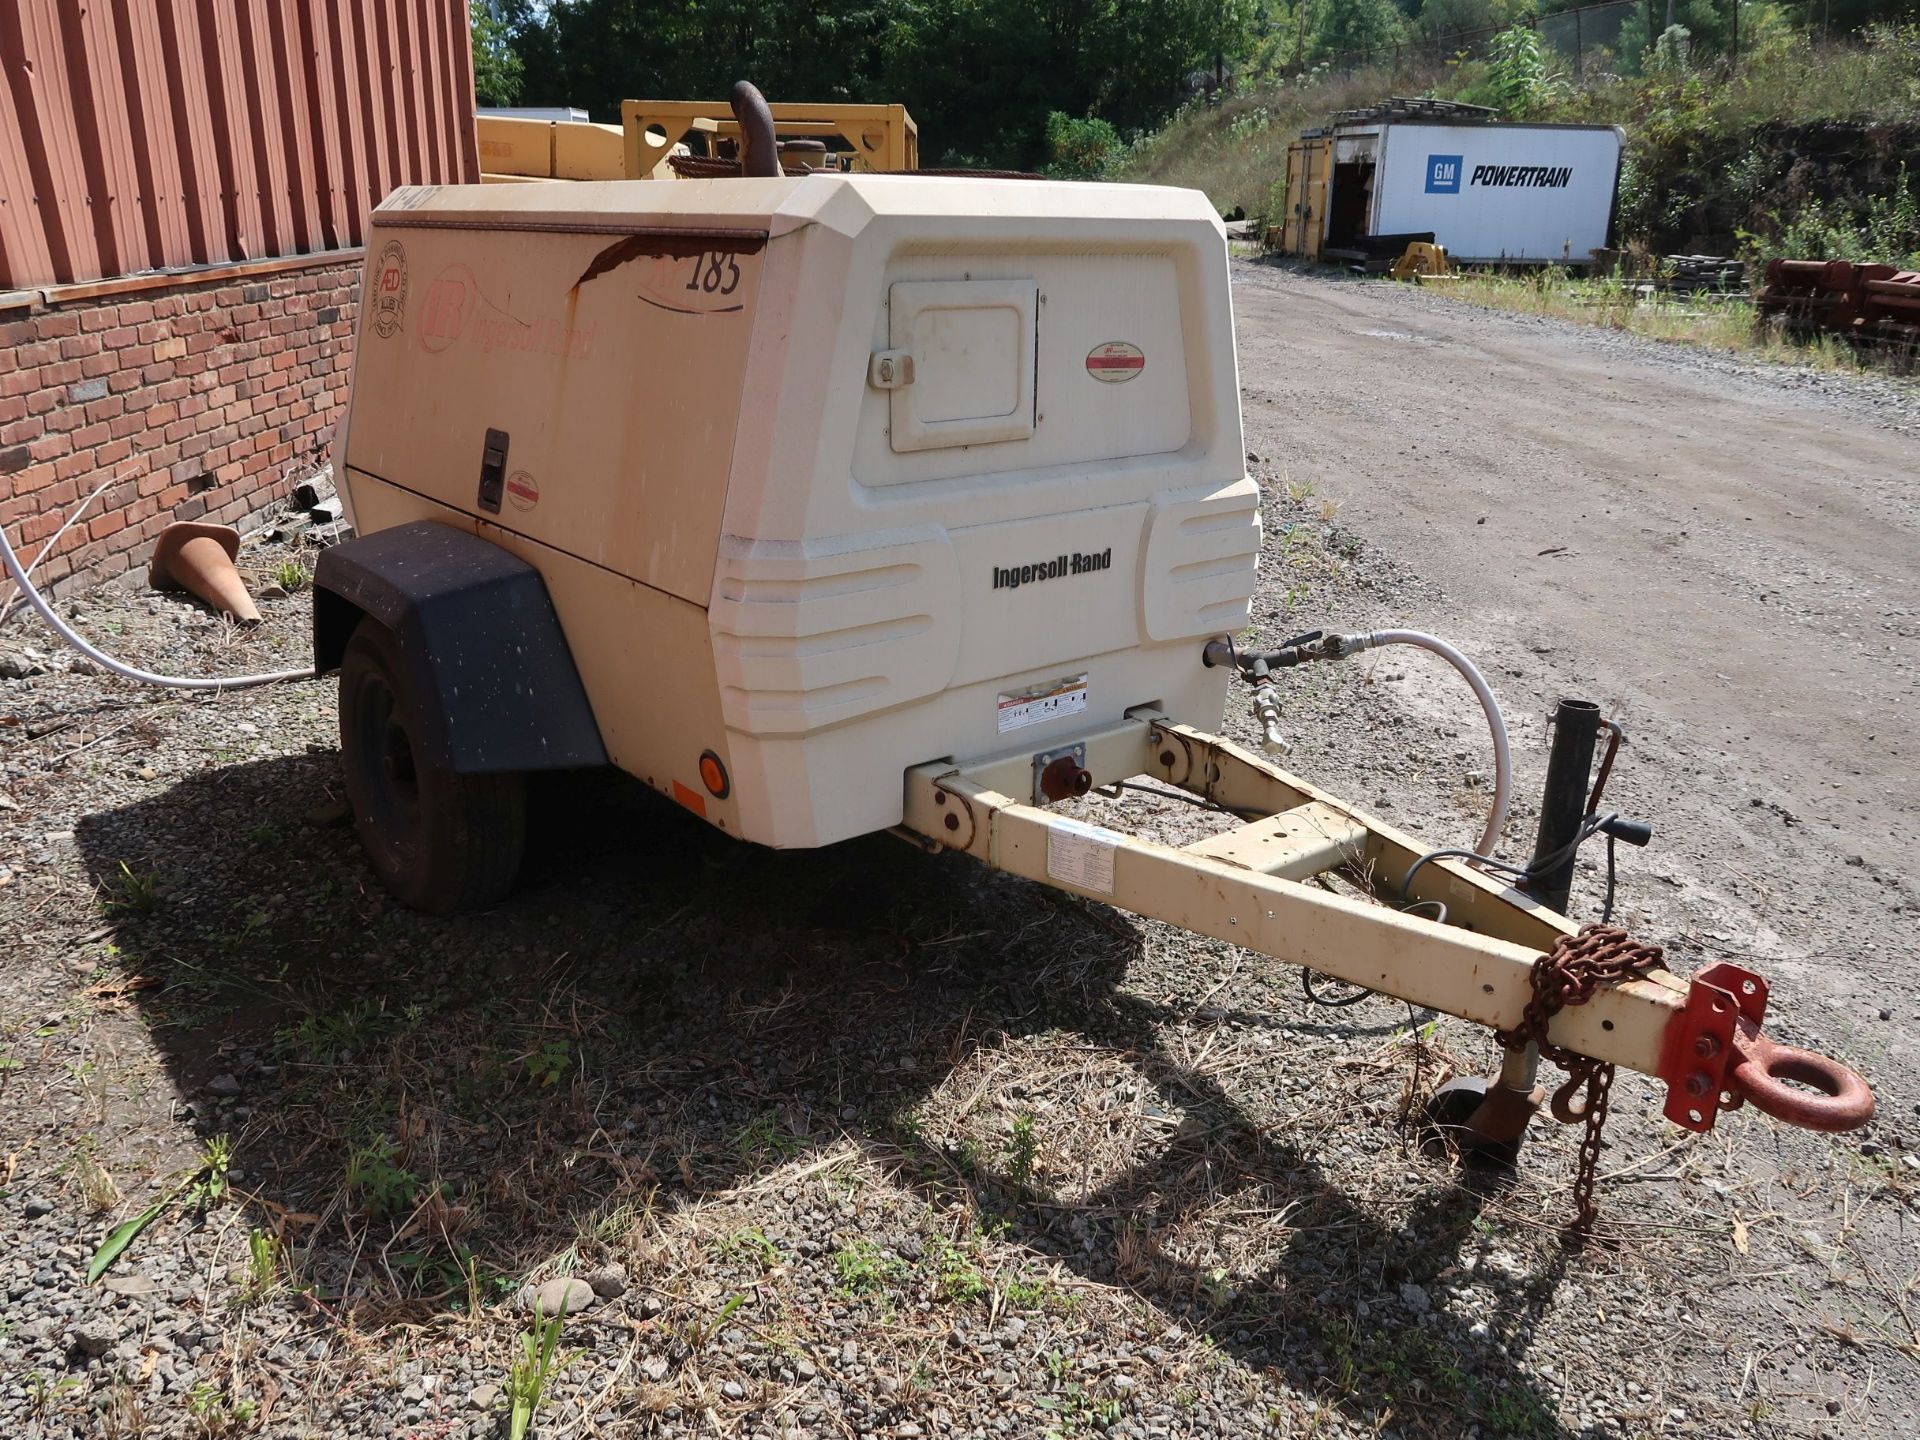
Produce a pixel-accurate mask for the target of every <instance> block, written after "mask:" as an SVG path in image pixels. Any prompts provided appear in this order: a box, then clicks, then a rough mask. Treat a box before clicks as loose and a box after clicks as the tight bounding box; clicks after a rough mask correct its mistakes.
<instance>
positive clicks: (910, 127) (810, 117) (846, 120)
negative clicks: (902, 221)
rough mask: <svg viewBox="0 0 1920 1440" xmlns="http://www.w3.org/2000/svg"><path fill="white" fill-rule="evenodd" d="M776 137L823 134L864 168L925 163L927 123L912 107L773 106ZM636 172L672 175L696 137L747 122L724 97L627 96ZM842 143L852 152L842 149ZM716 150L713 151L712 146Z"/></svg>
mask: <svg viewBox="0 0 1920 1440" xmlns="http://www.w3.org/2000/svg"><path fill="white" fill-rule="evenodd" d="M767 108H768V109H769V110H771V111H772V112H773V125H774V131H775V133H776V135H777V136H778V137H779V138H780V139H781V140H782V141H786V140H821V141H825V142H826V144H827V153H828V156H829V157H835V156H842V155H844V156H845V157H846V164H845V165H844V167H843V166H841V165H839V164H834V165H833V166H832V167H831V168H834V169H841V168H845V169H848V170H853V171H856V172H871V171H887V170H917V169H919V168H920V127H919V126H918V125H916V124H914V122H913V117H912V116H911V115H909V114H908V113H907V107H906V106H904V105H806V104H782V105H769V106H768V107H767ZM620 126H621V129H622V130H623V131H624V139H625V142H626V173H627V175H629V176H630V177H634V178H645V177H651V178H653V179H666V178H668V177H669V176H670V175H671V174H672V173H673V172H672V171H671V170H670V169H669V168H668V167H667V164H666V161H667V157H668V156H669V155H670V154H672V152H673V148H674V146H676V145H682V144H685V143H686V141H687V137H688V136H690V135H703V136H705V137H706V139H707V144H708V146H709V147H711V146H712V144H713V142H714V141H716V140H723V139H724V140H734V141H737V140H738V139H739V138H740V126H739V123H738V122H737V121H735V119H734V118H733V112H732V110H731V109H730V108H729V106H728V102H726V101H724V100H714V101H703V100H626V101H623V102H621V105H620ZM835 141H839V142H841V143H843V144H845V145H846V146H847V150H845V151H839V150H836V149H835V148H834V142H835ZM709 153H711V150H709Z"/></svg>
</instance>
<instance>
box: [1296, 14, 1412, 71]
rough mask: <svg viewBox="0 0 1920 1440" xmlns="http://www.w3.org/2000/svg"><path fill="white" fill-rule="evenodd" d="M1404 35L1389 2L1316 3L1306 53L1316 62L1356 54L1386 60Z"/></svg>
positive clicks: (1404, 37) (1403, 24)
mask: <svg viewBox="0 0 1920 1440" xmlns="http://www.w3.org/2000/svg"><path fill="white" fill-rule="evenodd" d="M1406 35H1407V27H1406V23H1405V22H1404V21H1403V20H1402V19H1401V16H1400V10H1399V7H1398V6H1396V5H1395V4H1394V3H1393V0H1319V4H1318V5H1317V6H1316V7H1315V11H1314V17H1313V40H1312V43H1311V44H1310V45H1309V47H1308V49H1309V53H1310V54H1311V55H1312V56H1313V57H1314V58H1316V59H1321V58H1325V57H1327V56H1332V55H1351V54H1356V53H1358V54H1364V55H1377V56H1381V57H1382V58H1385V59H1389V60H1390V59H1392V58H1393V50H1394V47H1395V46H1396V45H1399V44H1401V43H1402V42H1403V41H1405V39H1406Z"/></svg>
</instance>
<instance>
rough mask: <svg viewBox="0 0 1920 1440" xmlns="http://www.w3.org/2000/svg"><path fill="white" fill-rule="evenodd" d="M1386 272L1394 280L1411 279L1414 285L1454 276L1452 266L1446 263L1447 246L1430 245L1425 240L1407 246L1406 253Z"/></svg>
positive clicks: (1449, 278)
mask: <svg viewBox="0 0 1920 1440" xmlns="http://www.w3.org/2000/svg"><path fill="white" fill-rule="evenodd" d="M1387 273H1388V274H1390V275H1391V276H1392V277H1393V278H1394V279H1396V280H1411V281H1413V282H1414V283H1415V284H1416V285H1420V284H1425V283H1426V282H1427V281H1429V280H1452V279H1455V278H1456V276H1455V275H1454V273H1453V266H1452V265H1450V264H1448V263H1447V247H1446V246H1444V245H1430V244H1428V243H1427V242H1426V241H1425V240H1415V241H1414V242H1413V243H1412V244H1411V245H1409V246H1407V248H1406V253H1404V254H1403V255H1401V257H1400V258H1399V259H1398V260H1396V261H1394V262H1393V269H1392V270H1390V271H1388V272H1387Z"/></svg>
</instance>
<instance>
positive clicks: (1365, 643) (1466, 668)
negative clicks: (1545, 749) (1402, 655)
mask: <svg viewBox="0 0 1920 1440" xmlns="http://www.w3.org/2000/svg"><path fill="white" fill-rule="evenodd" d="M1353 638H1354V639H1356V640H1359V641H1360V642H1361V643H1360V644H1359V645H1358V646H1356V647H1355V649H1356V650H1372V649H1376V648H1378V647H1379V646H1382V645H1417V646H1419V647H1420V648H1421V649H1422V650H1431V651H1432V652H1433V653H1434V654H1435V655H1438V656H1439V657H1440V658H1441V659H1442V660H1444V661H1446V662H1447V663H1448V664H1449V665H1451V666H1453V668H1454V669H1456V670H1458V671H1459V672H1460V673H1461V674H1462V675H1463V676H1465V677H1466V681H1467V684H1469V685H1471V686H1472V687H1473V693H1474V696H1475V698H1477V699H1478V700H1479V701H1480V708H1481V709H1482V710H1484V711H1486V713H1487V729H1488V730H1489V731H1490V732H1491V733H1492V735H1493V809H1492V811H1491V812H1490V813H1489V814H1488V815H1487V828H1486V829H1485V830H1484V831H1482V832H1481V835H1480V843H1479V844H1478V845H1476V846H1474V850H1475V852H1476V853H1478V854H1481V855H1491V854H1493V849H1494V846H1495V845H1497V844H1499V842H1500V832H1501V830H1503V829H1504V828H1506V823H1507V803H1508V801H1510V800H1511V799H1512V798H1513V759H1512V757H1511V756H1510V755H1509V754H1508V753H1507V722H1506V721H1505V720H1504V719H1502V718H1501V715H1500V702H1499V701H1498V700H1495V699H1494V698H1493V691H1492V690H1491V689H1490V688H1488V685H1487V682H1486V677H1484V676H1483V675H1481V673H1480V672H1479V670H1477V669H1476V668H1474V664H1473V662H1472V661H1471V660H1469V659H1467V657H1466V656H1464V655H1462V654H1461V653H1460V652H1459V651H1458V650H1456V649H1454V648H1453V646H1451V645H1449V644H1448V643H1447V642H1446V641H1444V640H1442V639H1441V638H1440V637H1439V636H1437V635H1429V634H1427V633H1426V632H1425V631H1422V630H1375V631H1373V632H1371V633H1370V634H1367V635H1359V636H1354V637H1353Z"/></svg>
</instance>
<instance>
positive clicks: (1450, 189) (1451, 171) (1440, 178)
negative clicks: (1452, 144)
mask: <svg viewBox="0 0 1920 1440" xmlns="http://www.w3.org/2000/svg"><path fill="white" fill-rule="evenodd" d="M1459 193H1460V157H1459V156H1458V155H1429V156H1427V194H1429V195H1458V194H1459Z"/></svg>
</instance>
